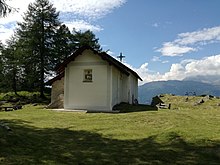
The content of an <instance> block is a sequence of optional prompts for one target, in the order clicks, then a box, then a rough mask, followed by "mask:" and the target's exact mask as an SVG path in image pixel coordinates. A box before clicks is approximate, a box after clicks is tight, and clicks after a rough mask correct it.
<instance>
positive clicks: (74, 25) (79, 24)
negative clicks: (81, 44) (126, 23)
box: [65, 20, 103, 32]
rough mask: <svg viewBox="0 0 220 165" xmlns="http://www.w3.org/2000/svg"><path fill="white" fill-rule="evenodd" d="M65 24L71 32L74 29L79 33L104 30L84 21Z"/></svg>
mask: <svg viewBox="0 0 220 165" xmlns="http://www.w3.org/2000/svg"><path fill="white" fill-rule="evenodd" d="M65 24H66V25H67V26H68V28H69V29H70V31H72V29H73V28H75V29H76V30H77V31H78V30H82V31H86V30H91V31H93V32H97V31H101V30H103V29H102V28H101V27H100V26H98V25H92V24H90V23H89V22H86V21H84V20H76V21H74V22H65Z"/></svg>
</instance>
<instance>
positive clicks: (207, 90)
mask: <svg viewBox="0 0 220 165" xmlns="http://www.w3.org/2000/svg"><path fill="white" fill-rule="evenodd" d="M138 91H139V102H140V103H150V102H151V99H152V97H154V96H156V95H159V94H175V95H182V96H184V95H186V94H189V95H193V94H196V95H214V96H220V86H218V85H212V84H209V83H204V82H199V81H189V80H183V81H180V80H168V81H153V82H149V83H145V84H144V85H141V86H139V88H138Z"/></svg>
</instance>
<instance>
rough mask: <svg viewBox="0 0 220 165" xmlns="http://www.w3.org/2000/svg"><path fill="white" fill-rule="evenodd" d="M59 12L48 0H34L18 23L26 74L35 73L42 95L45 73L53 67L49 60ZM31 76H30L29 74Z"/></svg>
mask: <svg viewBox="0 0 220 165" xmlns="http://www.w3.org/2000/svg"><path fill="white" fill-rule="evenodd" d="M58 15H59V13H58V12H56V9H55V8H54V7H53V5H52V4H51V3H50V2H49V1H48V0H36V1H35V2H34V3H31V4H30V5H29V6H28V10H27V12H26V13H25V15H24V17H23V19H24V21H23V22H21V23H18V26H19V27H18V29H17V33H16V34H17V36H18V37H19V39H20V47H22V49H23V51H22V52H23V53H24V57H25V59H26V62H25V63H26V68H25V72H26V74H32V75H35V76H34V77H35V80H33V82H36V78H37V79H38V81H39V83H38V84H37V83H36V85H38V86H39V87H40V96H41V97H44V79H45V75H46V74H47V73H48V72H49V71H50V70H51V69H52V68H53V67H54V65H55V64H54V63H53V61H52V60H51V59H52V58H53V56H55V54H54V53H53V52H54V51H53V49H54V44H55V36H56V31H57V28H58V27H59V26H60V21H59V19H58ZM29 77H32V76H29Z"/></svg>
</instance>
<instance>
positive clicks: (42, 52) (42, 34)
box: [40, 14, 45, 98]
mask: <svg viewBox="0 0 220 165" xmlns="http://www.w3.org/2000/svg"><path fill="white" fill-rule="evenodd" d="M44 42H45V41H44V16H43V14H42V17H41V46H40V63H41V64H40V97H41V98H45V96H44V58H45V45H44Z"/></svg>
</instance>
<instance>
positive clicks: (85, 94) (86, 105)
mask: <svg viewBox="0 0 220 165" xmlns="http://www.w3.org/2000/svg"><path fill="white" fill-rule="evenodd" d="M85 69H92V82H84V81H83V78H84V70H85ZM65 73H66V75H65V77H66V80H65V83H66V84H65V96H64V108H65V109H86V110H94V111H95V110H97V111H98V110H101V111H110V110H111V107H110V101H109V100H110V80H109V79H110V78H109V77H110V76H109V74H110V66H109V65H108V63H107V62H106V61H103V60H102V59H101V57H99V56H97V55H95V54H93V52H92V51H89V50H86V51H84V52H83V55H79V56H77V58H76V59H75V60H74V61H72V62H70V63H69V64H68V66H67V68H66V72H65Z"/></svg>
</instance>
